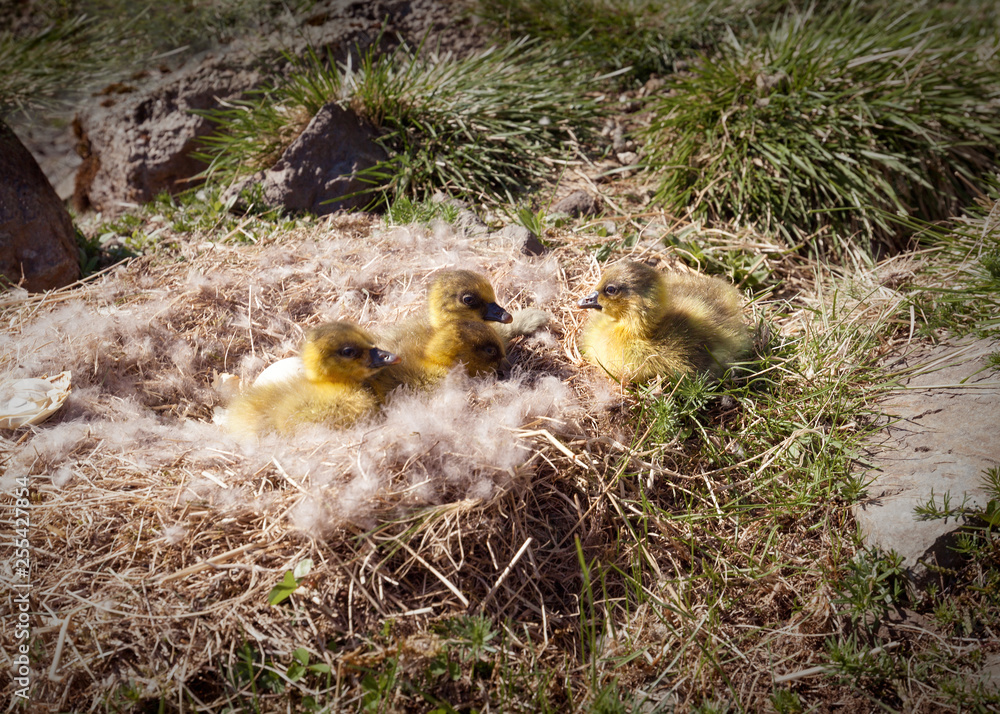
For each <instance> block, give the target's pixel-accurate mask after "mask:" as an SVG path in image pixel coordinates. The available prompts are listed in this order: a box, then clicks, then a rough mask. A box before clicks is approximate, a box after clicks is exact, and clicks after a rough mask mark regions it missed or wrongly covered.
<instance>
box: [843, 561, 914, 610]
mask: <svg viewBox="0 0 1000 714" xmlns="http://www.w3.org/2000/svg"><path fill="white" fill-rule="evenodd" d="M839 590H840V592H839V596H838V597H837V599H835V600H834V604H838V605H842V606H843V609H844V612H846V613H847V616H848V617H849V618H850V619H851V621H852V622H854V623H860V624H862V625H864V626H866V627H868V628H869V629H871V628H877V627H878V624H879V622H881V620H882V619H883V618H884V617H885V616H886V615H887V614H888V613H889V611H890V610H891V609H893V608H895V607H897V606H899V605H902V604H903V603H904V602H905V599H906V570H905V568H904V567H903V558H902V556H900V555H899V554H898V553H896V552H894V551H890V552H888V553H880V552H878V551H877V550H864V551H862V552H860V553H858V555H857V556H856V557H855V558H854V559H853V560H851V561H850V562H848V563H847V568H846V570H845V572H844V575H843V579H842V581H841V583H840V586H839Z"/></svg>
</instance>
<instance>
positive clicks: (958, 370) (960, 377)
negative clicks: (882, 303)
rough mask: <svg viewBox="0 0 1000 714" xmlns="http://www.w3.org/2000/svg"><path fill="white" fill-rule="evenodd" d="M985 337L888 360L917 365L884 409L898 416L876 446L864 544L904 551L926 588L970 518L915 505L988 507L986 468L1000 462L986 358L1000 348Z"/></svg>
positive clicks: (950, 561)
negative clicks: (926, 513)
mask: <svg viewBox="0 0 1000 714" xmlns="http://www.w3.org/2000/svg"><path fill="white" fill-rule="evenodd" d="M998 347H1000V346H998V345H997V344H995V343H994V344H991V343H988V342H983V341H964V342H961V343H946V344H941V345H937V346H933V347H920V348H917V349H916V350H914V351H913V352H911V353H909V354H907V355H906V356H905V357H903V358H901V359H900V360H899V361H898V362H896V363H893V364H891V365H887V369H892V370H896V369H901V368H907V367H910V368H916V370H915V371H914V372H913V373H912V376H910V377H909V378H908V380H907V381H906V382H905V385H904V386H905V389H902V390H900V391H899V392H896V393H894V394H893V395H892V396H891V397H890V398H889V399H888V400H886V402H884V403H883V405H882V406H883V408H884V409H885V412H886V413H887V414H888V415H889V417H890V418H891V419H892V420H893V421H891V423H889V424H888V425H887V426H886V428H885V429H884V430H883V431H882V432H881V434H880V438H879V439H878V440H877V441H876V442H875V443H873V444H872V450H871V454H870V457H869V458H870V459H871V461H872V463H873V464H874V465H875V466H876V468H877V470H876V472H875V479H874V481H873V482H872V483H871V484H870V485H869V486H868V499H867V500H865V501H864V502H862V503H859V504H858V505H856V506H855V509H854V514H855V517H856V518H857V521H858V524H859V526H860V527H861V531H862V534H863V537H864V539H865V542H866V543H868V544H869V545H875V546H878V547H879V548H881V549H882V550H890V549H891V550H895V551H896V552H897V553H899V554H900V555H902V556H903V558H904V565H905V566H906V567H907V569H908V571H909V574H910V576H911V578H912V579H913V581H914V583H915V584H916V585H917V586H923V585H924V584H926V583H927V582H928V581H929V580H930V579H931V578H932V577H933V575H934V573H933V572H932V571H930V570H928V568H927V566H926V565H925V563H930V564H932V565H935V564H936V565H939V566H943V567H950V566H951V565H954V564H955V562H956V561H957V556H956V554H955V553H954V551H953V550H952V549H951V547H950V546H952V545H953V543H954V536H955V534H956V532H957V531H959V530H960V529H961V528H962V527H963V526H964V525H965V523H964V520H963V519H961V518H960V519H959V520H958V521H956V520H955V519H948V520H946V521H944V520H917V516H916V515H915V514H914V510H913V509H914V508H915V507H916V506H918V505H923V504H926V503H927V502H928V501H929V500H930V499H931V495H932V493H933V496H934V498H935V502H936V505H937V506H938V507H942V506H943V505H944V501H943V497H944V495H945V494H946V493H947V494H948V496H949V499H950V505H951V506H952V507H960V506H962V504H963V502H964V503H965V506H966V507H967V508H975V509H980V508H984V507H985V506H986V504H987V502H988V500H989V497H988V494H987V492H986V490H985V488H984V485H983V472H984V471H985V470H986V469H989V468H992V467H996V466H998V465H1000V436H998V433H1000V387H997V386H996V384H997V382H998V381H1000V380H998V374H997V372H996V371H993V370H991V369H989V368H988V366H987V363H986V357H987V355H988V354H990V353H991V352H995V351H996V350H997V349H998Z"/></svg>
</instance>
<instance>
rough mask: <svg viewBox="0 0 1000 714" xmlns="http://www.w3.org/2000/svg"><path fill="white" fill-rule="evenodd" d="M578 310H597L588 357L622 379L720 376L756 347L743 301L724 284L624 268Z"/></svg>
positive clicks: (586, 337)
mask: <svg viewBox="0 0 1000 714" xmlns="http://www.w3.org/2000/svg"><path fill="white" fill-rule="evenodd" d="M578 305H579V306H580V307H583V308H589V309H592V310H594V314H593V315H591V317H590V319H589V320H588V322H587V325H586V327H585V328H584V331H583V335H582V337H581V351H582V352H583V354H584V356H585V357H586V358H587V359H588V360H590V361H591V362H593V363H595V364H597V365H599V366H601V367H603V368H604V369H605V370H607V371H608V372H609V373H610V374H612V375H613V376H615V377H616V378H618V379H624V380H627V381H643V380H646V379H649V378H651V377H654V376H656V375H665V376H669V375H672V374H688V373H691V372H708V373H710V374H713V375H716V376H719V375H721V374H722V373H723V372H725V370H726V369H728V368H729V367H730V366H731V365H732V363H733V362H734V361H735V360H737V359H738V358H739V357H740V356H741V355H742V354H743V353H744V352H746V350H747V349H748V348H749V345H750V339H749V335H748V332H747V328H746V326H745V325H744V324H743V310H742V306H741V303H740V295H739V293H738V292H737V290H736V289H735V288H734V287H733V286H732V285H730V284H729V283H727V282H725V281H723V280H720V279H718V278H711V277H708V276H705V275H699V274H684V273H667V274H664V273H660V272H658V271H657V270H654V269H653V268H651V267H649V266H648V265H645V264H643V263H636V262H624V263H618V264H617V265H613V266H611V267H610V268H608V269H607V270H605V271H604V274H603V275H602V276H601V280H600V282H599V283H598V285H597V289H596V290H595V291H594V292H592V293H591V294H590V295H588V296H586V297H585V298H583V299H581V300H580V301H579V303H578Z"/></svg>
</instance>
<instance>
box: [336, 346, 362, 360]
mask: <svg viewBox="0 0 1000 714" xmlns="http://www.w3.org/2000/svg"><path fill="white" fill-rule="evenodd" d="M340 356H341V357H347V358H348V359H354V358H355V357H357V356H358V351H357V350H356V349H354V348H353V347H341V348H340Z"/></svg>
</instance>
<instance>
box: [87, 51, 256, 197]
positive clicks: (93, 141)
mask: <svg viewBox="0 0 1000 714" xmlns="http://www.w3.org/2000/svg"><path fill="white" fill-rule="evenodd" d="M259 82H260V75H259V74H258V73H257V72H256V71H254V70H248V69H244V68H243V67H242V66H240V65H239V64H236V63H235V60H230V59H227V57H226V56H225V55H223V56H219V57H211V56H210V57H208V58H206V59H204V60H203V61H202V62H200V63H198V62H191V63H189V65H188V66H186V67H184V68H182V69H180V70H179V71H177V72H171V73H169V74H164V75H163V76H161V77H159V78H157V80H156V81H153V82H152V83H150V84H148V85H146V86H144V87H142V88H137V87H134V88H131V91H128V92H122V93H116V94H114V95H109V96H108V98H107V99H106V100H104V101H102V102H101V104H99V105H97V106H94V107H90V108H89V109H87V110H84V111H82V112H80V113H79V114H78V115H77V116H76V118H75V119H74V129H75V131H76V134H77V137H78V139H79V145H78V147H77V151H78V152H79V153H80V155H81V156H82V157H83V163H82V164H81V165H80V168H79V169H78V170H77V175H76V187H75V190H74V193H73V202H74V205H75V206H76V208H77V210H79V211H83V210H87V209H88V208H94V209H96V210H100V211H104V212H108V213H115V212H117V211H119V210H121V208H122V207H123V205H122V204H125V205H127V204H134V203H144V202H147V201H149V200H151V199H152V198H153V197H155V196H156V195H157V194H158V193H161V192H163V191H167V192H169V193H176V192H178V191H181V190H183V189H186V188H189V187H190V186H191V184H190V183H189V180H190V179H191V178H192V177H193V176H195V175H196V174H198V173H200V172H201V171H203V170H204V169H205V168H206V165H205V163H204V162H202V161H199V160H198V159H196V158H194V157H193V156H192V154H193V153H194V152H195V151H197V150H198V148H200V147H199V140H200V139H201V137H203V136H206V135H208V134H210V133H211V132H212V131H213V128H214V125H213V124H212V122H211V121H209V120H208V119H207V118H205V117H203V116H199V115H197V114H194V113H192V112H193V111H195V110H208V109H216V108H218V107H219V106H220V102H221V101H222V100H225V99H232V98H235V97H238V96H240V95H242V93H243V92H244V91H246V90H248V89H250V88H251V87H253V86H255V85H256V84H258V83H259Z"/></svg>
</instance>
